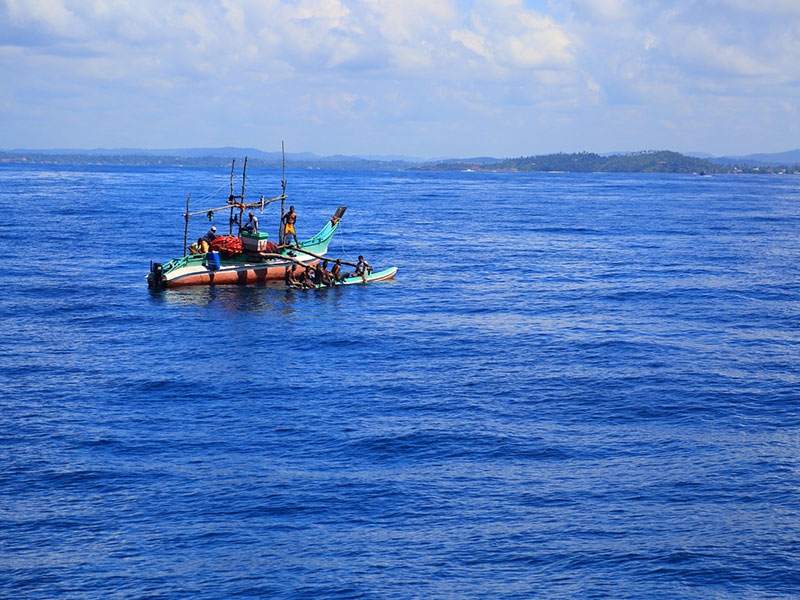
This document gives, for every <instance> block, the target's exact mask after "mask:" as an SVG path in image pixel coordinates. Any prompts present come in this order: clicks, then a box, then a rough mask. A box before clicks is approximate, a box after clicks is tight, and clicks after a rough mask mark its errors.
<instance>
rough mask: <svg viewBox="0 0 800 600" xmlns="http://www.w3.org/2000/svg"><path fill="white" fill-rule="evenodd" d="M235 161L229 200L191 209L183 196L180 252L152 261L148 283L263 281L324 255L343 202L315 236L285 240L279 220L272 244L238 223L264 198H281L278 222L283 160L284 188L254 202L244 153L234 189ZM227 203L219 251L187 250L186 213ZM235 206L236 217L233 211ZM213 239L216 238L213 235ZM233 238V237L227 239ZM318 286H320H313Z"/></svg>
mask: <svg viewBox="0 0 800 600" xmlns="http://www.w3.org/2000/svg"><path fill="white" fill-rule="evenodd" d="M235 164H236V162H235V161H234V162H233V164H232V165H231V194H230V196H228V203H227V204H226V205H225V206H223V207H220V208H214V209H211V210H202V211H196V212H189V200H190V198H191V195H190V196H189V198H187V199H186V212H185V213H184V215H183V216H184V218H185V220H186V228H185V232H184V237H183V254H184V255H183V256H182V257H180V258H174V259H172V260H170V261H169V262H167V263H154V262H151V263H150V272H149V273H148V274H147V285H148V287H151V288H165V287H178V286H191V285H221V284H246V283H257V282H266V281H282V280H283V279H284V277H285V275H286V272H287V269H290V268H291V267H292V265H297V266H298V269H296V272H297V273H298V275H299V274H300V273H302V272H303V270H306V269H310V268H312V267H314V266H315V265H316V264H317V263H318V262H319V261H320V260H322V259H323V258H324V255H325V253H326V252H327V251H328V244H329V243H330V241H331V238H332V237H333V234H334V233H336V230H337V229H338V227H339V224H340V222H341V220H342V217H343V216H344V213H345V211H346V210H347V207H345V206H340V207H339V208H338V209H337V210H336V212H335V214H334V215H333V217H331V219H330V220H329V221H328V222H327V223H326V224H325V226H324V227H323V228H322V230H321V231H320V232H319V233H318V234H317V235H315V236H314V237H312V238H310V239H307V240H305V241H302V242H300V243H299V244H297V245H294V246H289V245H284V241H285V240H284V234H283V226H281V230H280V235H279V241H280V245H278V246H276V245H275V244H274V243H272V242H269V240H268V235H267V234H266V233H261V232H257V233H250V232H248V231H244V230H242V229H241V223H242V216H243V214H244V211H245V209H252V208H260V209H261V210H262V211H263V208H264V207H265V206H267V205H268V204H271V203H273V202H277V201H280V203H281V224H282V223H283V216H284V215H285V214H286V213H285V200H286V178H285V161H284V177H283V178H282V179H281V185H282V188H283V192H282V194H281V195H280V196H278V197H277V198H272V199H270V200H265V199H264V196H261V199H260V200H259V201H258V202H251V203H249V204H248V203H245V201H244V191H245V173H246V172H247V158H246V157H245V159H244V169H243V171H242V192H241V194H240V195H238V196H237V195H234V194H233V171H234V166H235ZM228 208H230V218H229V224H230V235H229V236H221V238H226V239H225V241H226V242H227V244H225V245H224V246H225V247H223V248H221V249H220V251H213V250H214V249H215V246H214V242H212V244H211V248H210V251H209V252H207V253H205V254H189V253H187V238H188V232H189V217H190V216H194V215H200V214H206V215H208V216H209V218H212V217H213V213H214V212H215V211H219V210H223V209H228ZM237 209H238V212H239V215H238V217H237V216H236V215H235V211H236V210H237ZM234 226H237V228H238V229H239V231H238V235H237V236H235V237H234V236H233V228H234ZM215 241H216V240H215ZM231 242H234V243H231ZM341 263H342V264H345V265H349V266H353V267H355V266H356V265H355V264H353V263H350V262H346V261H343V260H342V261H341ZM396 272H397V268H396V267H391V268H389V269H385V270H383V271H378V272H373V273H370V274H369V275H368V276H367V277H366V278H362V277H360V276H359V277H349V278H346V279H345V280H344V281H342V282H340V283H337V284H335V285H337V286H338V285H349V284H355V283H371V282H375V281H384V280H386V279H391V278H392V277H394V275H395V273H396ZM317 287H322V286H317Z"/></svg>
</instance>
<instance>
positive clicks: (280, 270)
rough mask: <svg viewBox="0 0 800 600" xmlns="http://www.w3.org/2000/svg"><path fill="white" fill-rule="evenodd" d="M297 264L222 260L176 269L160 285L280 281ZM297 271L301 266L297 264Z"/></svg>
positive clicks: (314, 261) (177, 285)
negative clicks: (212, 264) (217, 265)
mask: <svg viewBox="0 0 800 600" xmlns="http://www.w3.org/2000/svg"><path fill="white" fill-rule="evenodd" d="M317 262H319V261H318V260H317V259H314V260H313V261H311V262H307V263H306V262H304V263H303V264H304V265H307V266H313V265H315V264H316V263H317ZM294 264H297V263H294V262H289V261H281V263H280V264H273V265H266V264H259V263H229V262H223V263H222V264H221V266H220V268H219V269H216V270H210V269H207V268H205V269H203V270H198V269H191V268H184V269H176V270H175V271H174V272H171V273H169V274H168V275H167V276H166V278H165V280H164V281H163V283H162V285H164V286H165V287H181V286H188V285H242V284H247V283H259V282H267V281H279V280H280V281H282V280H283V278H284V276H285V274H286V269H287V268H289V267H291V266H292V265H294ZM297 270H298V271H299V272H302V271H303V267H302V266H299V265H298V269H297Z"/></svg>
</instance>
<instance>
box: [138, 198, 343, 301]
mask: <svg viewBox="0 0 800 600" xmlns="http://www.w3.org/2000/svg"><path fill="white" fill-rule="evenodd" d="M344 211H345V207H343V206H342V207H339V210H337V211H336V215H335V216H334V218H332V219H331V220H330V221H328V223H327V224H326V225H325V227H323V229H322V231H320V232H319V233H318V234H317V235H315V236H314V237H312V238H311V239H308V240H305V241H303V242H300V245H299V246H298V247H296V248H283V249H281V250H280V251H279V252H278V253H277V254H269V255H266V256H260V255H258V254H253V253H241V254H237V255H235V256H232V257H229V258H222V257H220V256H219V255H215V254H213V253H209V254H193V255H187V256H182V257H180V258H174V259H172V260H171V261H169V262H168V263H164V264H161V263H151V265H150V273H149V274H148V275H147V285H148V286H149V287H177V286H186V285H225V284H242V283H257V282H263V281H272V280H283V277H284V274H285V273H286V268H287V267H291V266H292V265H298V266H301V267H310V266H314V265H315V264H316V263H317V262H319V258H317V257H315V256H312V255H311V254H305V253H304V252H303V250H308V251H309V252H312V253H313V254H316V255H320V256H321V255H323V254H325V253H326V252H327V251H328V244H329V243H330V241H331V238H332V237H333V234H334V233H336V229H337V228H338V227H339V223H340V222H341V221H340V220H341V217H342V216H343V215H344Z"/></svg>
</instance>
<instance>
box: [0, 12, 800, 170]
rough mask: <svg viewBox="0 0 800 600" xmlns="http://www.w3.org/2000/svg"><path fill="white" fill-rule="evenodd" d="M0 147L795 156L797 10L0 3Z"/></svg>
mask: <svg viewBox="0 0 800 600" xmlns="http://www.w3.org/2000/svg"><path fill="white" fill-rule="evenodd" d="M0 77H1V78H2V79H0V81H2V83H1V84H0V148H5V149H11V148H95V147H103V148H115V147H143V148H178V147H191V146H225V145H232V146H253V147H256V148H260V149H262V150H267V151H270V150H277V149H280V142H281V140H285V141H286V145H287V150H288V151H291V152H301V151H308V152H316V153H318V154H334V153H343V154H362V155H388V154H397V155H411V156H420V157H442V156H458V157H470V156H486V155H491V156H498V157H509V156H521V155H531V154H543V153H549V152H574V151H582V150H587V151H594V152H610V151H624V150H648V149H669V150H676V151H680V152H698V151H699V152H709V153H713V154H718V155H720V154H747V153H753V152H778V151H784V150H790V149H794V148H798V147H800V119H799V118H798V117H799V116H800V115H798V108H800V0H759V2H753V1H752V0H669V1H661V0H638V1H634V0H563V1H562V0H551V1H548V0H465V1H455V0H194V1H192V0H0Z"/></svg>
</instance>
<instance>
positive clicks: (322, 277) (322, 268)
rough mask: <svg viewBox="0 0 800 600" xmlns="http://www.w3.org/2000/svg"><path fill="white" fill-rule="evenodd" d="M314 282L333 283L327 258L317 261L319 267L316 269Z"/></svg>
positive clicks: (319, 283) (318, 283) (321, 283)
mask: <svg viewBox="0 0 800 600" xmlns="http://www.w3.org/2000/svg"><path fill="white" fill-rule="evenodd" d="M314 282H315V283H316V284H317V285H331V277H330V274H329V273H328V261H327V260H325V261H322V262H318V263H317V268H316V269H315V270H314Z"/></svg>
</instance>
